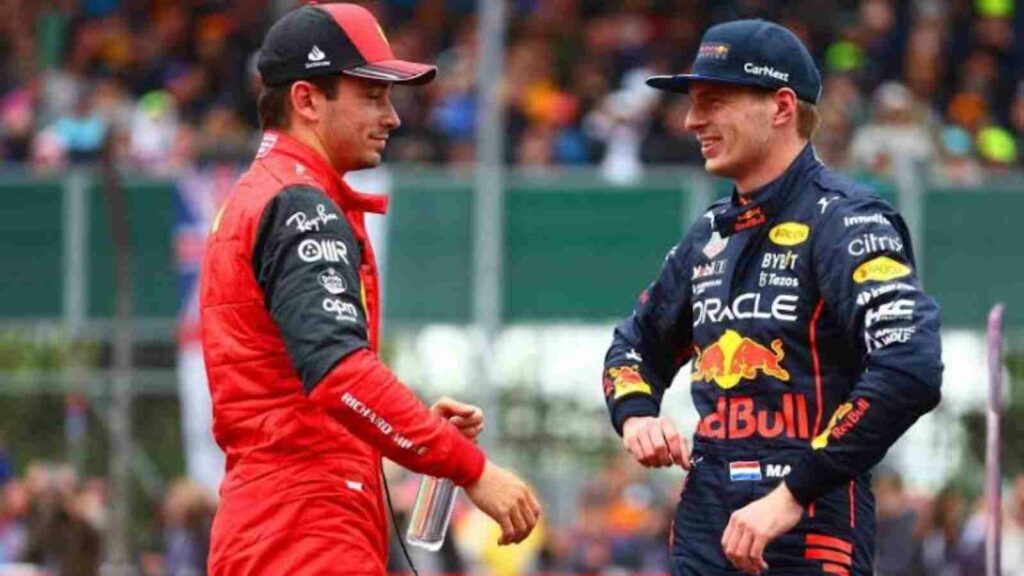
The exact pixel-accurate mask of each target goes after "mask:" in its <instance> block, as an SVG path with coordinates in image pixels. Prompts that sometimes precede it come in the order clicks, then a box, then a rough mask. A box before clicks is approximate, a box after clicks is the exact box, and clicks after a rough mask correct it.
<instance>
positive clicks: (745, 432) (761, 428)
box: [697, 392, 811, 440]
mask: <svg viewBox="0 0 1024 576" xmlns="http://www.w3.org/2000/svg"><path fill="white" fill-rule="evenodd" d="M754 434H757V435H758V436H760V437H761V438H778V437H779V436H782V435H783V434H785V435H786V436H787V437H788V438H799V439H802V440H809V439H810V438H811V429H810V420H809V418H808V417H807V398H805V397H804V395H803V394H793V393H790V392H786V393H785V394H783V395H782V410H781V411H779V410H770V409H768V410H765V409H761V410H758V409H757V408H756V407H755V406H754V399H753V398H752V397H750V396H734V397H732V398H726V397H725V396H722V397H720V398H719V399H718V402H717V403H716V405H715V411H714V412H712V413H711V414H708V415H707V416H704V417H703V418H701V420H700V424H698V426H697V435H698V436H703V437H705V438H711V439H718V440H724V439H729V440H742V439H743V438H749V437H751V436H753V435H754Z"/></svg>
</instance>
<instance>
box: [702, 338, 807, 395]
mask: <svg viewBox="0 0 1024 576" xmlns="http://www.w3.org/2000/svg"><path fill="white" fill-rule="evenodd" d="M785 355H786V354H785V352H784V351H783V349H782V340H780V339H778V338H776V339H775V340H772V343H771V350H769V349H768V348H765V347H764V346H762V345H760V344H758V343H757V342H755V341H753V340H751V339H750V338H747V337H746V336H740V335H739V333H737V332H736V331H735V330H726V331H725V334H722V336H721V337H720V338H719V339H718V342H715V343H714V344H712V345H710V346H708V347H707V348H705V349H704V350H701V349H700V348H697V357H696V358H695V359H694V361H693V377H692V380H693V381H694V382H700V381H704V382H711V381H714V382H715V384H718V386H719V387H720V388H723V389H725V390H728V389H729V388H732V387H733V386H735V385H737V384H739V383H740V380H744V379H746V380H753V379H754V378H757V374H758V372H762V373H764V374H767V375H769V376H772V377H775V378H778V379H779V380H782V381H784V382H788V381H789V372H787V371H786V369H785V368H783V367H782V359H783V358H784V357H785Z"/></svg>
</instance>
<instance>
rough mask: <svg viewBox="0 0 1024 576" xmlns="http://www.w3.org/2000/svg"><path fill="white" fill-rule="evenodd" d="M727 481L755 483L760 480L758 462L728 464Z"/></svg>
mask: <svg viewBox="0 0 1024 576" xmlns="http://www.w3.org/2000/svg"><path fill="white" fill-rule="evenodd" d="M729 480H732V481H733V482H757V481H759V480H761V464H760V463H759V462H729Z"/></svg>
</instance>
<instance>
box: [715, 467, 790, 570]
mask: <svg viewBox="0 0 1024 576" xmlns="http://www.w3.org/2000/svg"><path fill="white" fill-rule="evenodd" d="M803 514H804V508H803V506H801V505H800V503H799V502H797V501H796V498H793V495H792V494H791V493H790V492H789V489H788V488H786V484H785V483H782V484H779V487H778V488H776V489H775V490H772V491H771V492H770V493H769V494H768V495H767V496H765V497H764V498H761V499H759V500H755V501H753V502H751V503H750V504H747V505H746V506H744V507H743V508H740V509H739V510H737V511H735V512H733V513H732V516H731V517H730V518H729V525H728V526H726V527H725V534H723V535H722V549H723V550H725V555H726V557H727V558H729V561H730V562H732V563H733V565H734V566H736V568H738V569H739V570H742V571H743V572H745V573H747V574H760V573H761V572H762V571H764V570H767V569H768V563H767V562H765V561H764V548H765V546H767V545H768V543H769V542H771V541H772V540H774V539H776V538H778V537H779V536H781V535H782V534H785V533H786V532H789V531H790V530H791V529H792V528H793V527H794V526H796V525H797V523H798V522H800V518H802V517H803Z"/></svg>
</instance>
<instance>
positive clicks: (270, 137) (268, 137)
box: [256, 133, 277, 158]
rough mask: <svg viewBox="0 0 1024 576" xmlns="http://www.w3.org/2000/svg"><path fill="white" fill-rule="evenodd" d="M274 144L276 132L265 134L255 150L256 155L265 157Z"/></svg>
mask: <svg viewBox="0 0 1024 576" xmlns="http://www.w3.org/2000/svg"><path fill="white" fill-rule="evenodd" d="M274 144H277V134H273V133H271V134H265V135H264V136H263V140H262V141H260V149H259V150H257V151H256V157H257V158H265V157H266V155H267V154H270V151H271V150H273V149H274Z"/></svg>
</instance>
